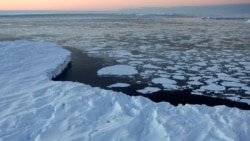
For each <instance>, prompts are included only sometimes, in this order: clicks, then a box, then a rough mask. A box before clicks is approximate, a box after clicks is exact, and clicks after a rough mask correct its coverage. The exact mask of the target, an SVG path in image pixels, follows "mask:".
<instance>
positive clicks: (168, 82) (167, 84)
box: [152, 78, 178, 89]
mask: <svg viewBox="0 0 250 141" xmlns="http://www.w3.org/2000/svg"><path fill="white" fill-rule="evenodd" d="M152 82H153V83H155V84H161V85H162V86H163V87H164V88H166V89H177V88H178V86H177V85H175V84H176V83H177V82H176V81H174V80H172V79H169V78H154V79H153V80H152Z"/></svg>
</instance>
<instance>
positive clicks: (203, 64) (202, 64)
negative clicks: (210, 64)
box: [194, 62, 207, 67]
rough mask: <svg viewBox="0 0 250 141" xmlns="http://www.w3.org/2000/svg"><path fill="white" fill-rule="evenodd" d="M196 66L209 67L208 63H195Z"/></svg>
mask: <svg viewBox="0 0 250 141" xmlns="http://www.w3.org/2000/svg"><path fill="white" fill-rule="evenodd" d="M194 64H196V65H199V66H203V67H204V66H207V63H206V62H197V63H194Z"/></svg>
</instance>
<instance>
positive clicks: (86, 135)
mask: <svg viewBox="0 0 250 141" xmlns="http://www.w3.org/2000/svg"><path fill="white" fill-rule="evenodd" d="M69 61H70V52H68V51H66V50H64V49H62V48H60V47H59V46H57V45H56V44H53V43H41V42H30V41H5V42H0V66H1V67H0V140H6V141H9V140H12V141H15V140H21V141H27V140H36V141H39V140H47V141H49V140H51V141H54V140H61V141H63V140H67V141H69V140H94V141H98V140H110V141H112V140H131V141H133V140H134V141H139V140H143V141H147V140H148V141H151V140H157V141H168V140H223V141H232V140H234V141H247V140H248V139H249V138H250V128H249V126H250V112H249V111H243V110H239V109H236V108H228V107H225V106H216V107H207V106H204V105H185V106H183V105H179V106H177V107H174V106H172V105H170V104H168V103H166V102H163V103H153V102H151V101H150V100H148V99H146V98H143V97H130V96H127V95H125V94H122V93H118V92H113V91H107V90H102V89H100V88H93V87H91V86H88V85H85V84H80V83H74V82H54V81H52V80H51V78H52V77H54V76H56V75H58V74H60V72H61V71H62V70H63V69H64V68H65V67H66V66H67V64H68V63H69ZM83 73H84V72H83Z"/></svg>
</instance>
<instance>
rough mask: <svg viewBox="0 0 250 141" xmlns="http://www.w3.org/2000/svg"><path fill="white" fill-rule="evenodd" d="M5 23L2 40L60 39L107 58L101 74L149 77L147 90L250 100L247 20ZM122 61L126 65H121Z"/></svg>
mask: <svg viewBox="0 0 250 141" xmlns="http://www.w3.org/2000/svg"><path fill="white" fill-rule="evenodd" d="M0 27H1V30H0V40H14V39H28V40H33V41H49V42H55V43H57V44H59V45H60V46H65V47H73V48H78V49H80V50H82V51H83V52H84V53H86V54H88V55H89V56H92V57H97V58H101V59H103V67H102V68H100V69H99V71H97V72H96V73H97V74H98V75H99V77H105V76H107V75H108V76H112V77H121V76H122V77H128V78H131V80H134V81H136V83H146V84H147V85H148V86H147V87H145V88H144V89H138V92H141V93H143V94H144V93H147V92H148V93H151V91H156V90H159V89H161V90H185V89H192V93H193V94H199V95H200V94H201V95H203V94H204V95H210V96H213V97H224V98H228V99H233V100H236V101H242V102H247V103H250V26H249V24H247V22H245V21H237V20H236V21H223V20H222V21H203V20H201V19H200V18H168V17H164V16H131V15H130V16H129V15H127V16H124V15H123V16H120V15H102V16H101V15H92V16H90V15H75V16H74V15H67V16H63V15H61V16H31V17H29V16H25V17H22V16H20V17H1V21H0ZM83 64H84V62H83ZM84 65H88V64H84ZM116 66H123V67H124V66H126V67H124V68H123V70H120V71H117V69H114V68H115V67H116ZM110 68H111V69H110ZM105 70H106V72H105ZM107 70H108V72H107ZM112 70H116V71H114V72H112ZM119 72H121V73H120V74H119ZM83 73H84V72H83ZM135 78H136V79H135ZM118 83H119V82H118ZM152 85H153V86H152ZM155 85H157V87H155ZM109 86H110V85H109ZM109 86H107V87H109ZM152 87H153V88H154V89H152ZM149 88H151V89H149Z"/></svg>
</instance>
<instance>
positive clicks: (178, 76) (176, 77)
mask: <svg viewBox="0 0 250 141" xmlns="http://www.w3.org/2000/svg"><path fill="white" fill-rule="evenodd" d="M173 78H174V79H177V80H185V79H186V78H185V76H182V75H174V76H173Z"/></svg>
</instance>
